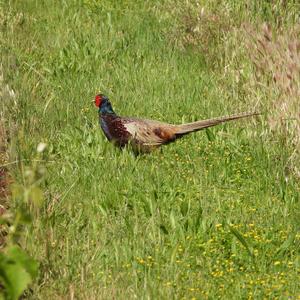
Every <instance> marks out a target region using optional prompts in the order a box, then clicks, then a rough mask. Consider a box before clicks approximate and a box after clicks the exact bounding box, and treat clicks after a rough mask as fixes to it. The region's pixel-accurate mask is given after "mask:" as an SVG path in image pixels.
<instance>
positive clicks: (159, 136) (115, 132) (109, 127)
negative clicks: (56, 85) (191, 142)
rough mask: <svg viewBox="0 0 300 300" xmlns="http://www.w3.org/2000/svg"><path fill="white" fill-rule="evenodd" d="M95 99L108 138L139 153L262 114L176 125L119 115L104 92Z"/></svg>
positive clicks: (247, 114) (233, 116) (239, 115)
mask: <svg viewBox="0 0 300 300" xmlns="http://www.w3.org/2000/svg"><path fill="white" fill-rule="evenodd" d="M94 102H95V105H96V106H97V107H98V108H99V121H100V126H101V128H102V130H103V132H104V134H105V136H106V137H107V139H108V140H109V141H112V142H113V143H114V144H115V145H117V146H119V147H121V148H123V147H124V146H126V145H127V144H130V145H131V146H132V147H133V150H134V151H135V152H138V153H141V152H142V153H143V152H150V151H151V150H152V149H155V148H157V147H159V146H161V145H165V144H168V143H171V142H174V141H175V140H176V139H178V138H180V137H182V136H183V135H186V134H188V133H190V132H194V131H198V130H201V129H204V128H208V127H211V126H215V125H218V124H220V123H223V122H227V121H231V120H236V119H240V118H246V117H250V116H254V115H258V113H244V114H238V115H232V116H227V117H219V118H214V119H208V120H203V121H196V122H193V123H186V124H182V125H173V124H168V123H163V122H159V121H154V120H147V119H138V118H128V117H121V116H118V115H117V114H116V113H115V112H114V110H113V108H112V105H111V103H110V101H109V99H108V97H106V96H105V95H103V94H98V95H96V96H95V100H94Z"/></svg>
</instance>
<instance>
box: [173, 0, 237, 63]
mask: <svg viewBox="0 0 300 300" xmlns="http://www.w3.org/2000/svg"><path fill="white" fill-rule="evenodd" d="M168 12H169V15H170V16H171V20H172V24H173V25H174V26H173V27H172V29H171V30H170V31H169V32H168V33H167V36H168V38H169V40H170V41H171V43H173V44H175V45H176V47H179V48H180V49H190V48H192V49H194V50H196V51H200V52H201V53H202V54H203V56H204V58H205V59H206V60H208V59H209V60H211V62H213V61H214V62H217V61H218V59H219V58H220V51H222V47H221V45H222V43H223V39H224V38H225V35H226V34H227V33H228V32H229V31H230V30H231V29H232V26H233V24H231V20H230V18H229V16H228V14H227V13H226V12H212V11H211V10H209V9H207V8H205V7H204V6H201V5H200V4H199V2H198V1H191V2H178V3H177V4H176V5H174V3H170V4H168ZM213 64H215V63H213ZM213 64H209V65H213Z"/></svg>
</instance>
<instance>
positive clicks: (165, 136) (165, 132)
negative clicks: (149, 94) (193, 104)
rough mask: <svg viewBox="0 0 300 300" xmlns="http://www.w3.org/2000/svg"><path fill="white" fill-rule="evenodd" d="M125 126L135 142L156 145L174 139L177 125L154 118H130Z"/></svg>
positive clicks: (143, 144)
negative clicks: (154, 119) (153, 119)
mask: <svg viewBox="0 0 300 300" xmlns="http://www.w3.org/2000/svg"><path fill="white" fill-rule="evenodd" d="M124 127H125V128H126V130H127V131H128V132H129V133H130V134H131V136H132V140H133V142H134V143H136V144H139V145H142V146H149V147H155V146H160V145H162V144H166V143H169V142H171V141H173V140H174V139H175V138H176V136H175V126H173V125H171V124H167V123H162V122H158V121H152V120H143V119H128V122H125V123H124Z"/></svg>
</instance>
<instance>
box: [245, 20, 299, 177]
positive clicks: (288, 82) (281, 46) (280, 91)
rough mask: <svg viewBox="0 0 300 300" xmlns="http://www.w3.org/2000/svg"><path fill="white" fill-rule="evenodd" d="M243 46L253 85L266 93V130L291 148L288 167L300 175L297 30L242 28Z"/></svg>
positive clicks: (265, 27)
mask: <svg viewBox="0 0 300 300" xmlns="http://www.w3.org/2000/svg"><path fill="white" fill-rule="evenodd" d="M245 28H246V32H247V35H248V42H247V43H246V45H247V48H248V53H249V57H250V60H251V62H252V63H253V66H254V71H255V72H254V76H255V80H256V82H257V85H259V86H260V88H263V89H264V91H265V93H266V97H265V98H266V101H265V102H266V103H264V104H263V106H264V107H265V108H266V109H267V110H268V113H269V114H268V115H269V116H268V123H269V127H270V130H271V131H272V132H273V133H275V134H277V135H278V136H279V137H280V138H281V140H282V141H283V142H284V146H285V147H287V148H292V153H291V154H290V158H289V161H290V165H291V167H292V169H293V170H294V171H295V172H296V174H297V175H298V176H300V169H299V166H300V165H299V162H300V161H299V154H300V153H299V149H300V105H299V99H300V40H299V38H298V37H299V34H300V27H299V26H297V27H292V28H289V29H286V30H281V31H279V30H277V31H275V30H272V28H271V26H270V25H267V24H264V25H263V26H262V28H261V30H260V31H257V30H254V29H251V27H250V26H246V27H245Z"/></svg>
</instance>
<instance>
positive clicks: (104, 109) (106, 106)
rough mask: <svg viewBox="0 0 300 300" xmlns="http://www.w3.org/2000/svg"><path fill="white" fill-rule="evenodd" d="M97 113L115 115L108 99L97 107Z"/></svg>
mask: <svg viewBox="0 0 300 300" xmlns="http://www.w3.org/2000/svg"><path fill="white" fill-rule="evenodd" d="M99 114H101V115H106V114H109V115H116V113H115V112H114V110H113V108H112V106H111V103H110V102H109V101H105V102H104V103H103V104H102V105H101V107H100V108H99Z"/></svg>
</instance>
